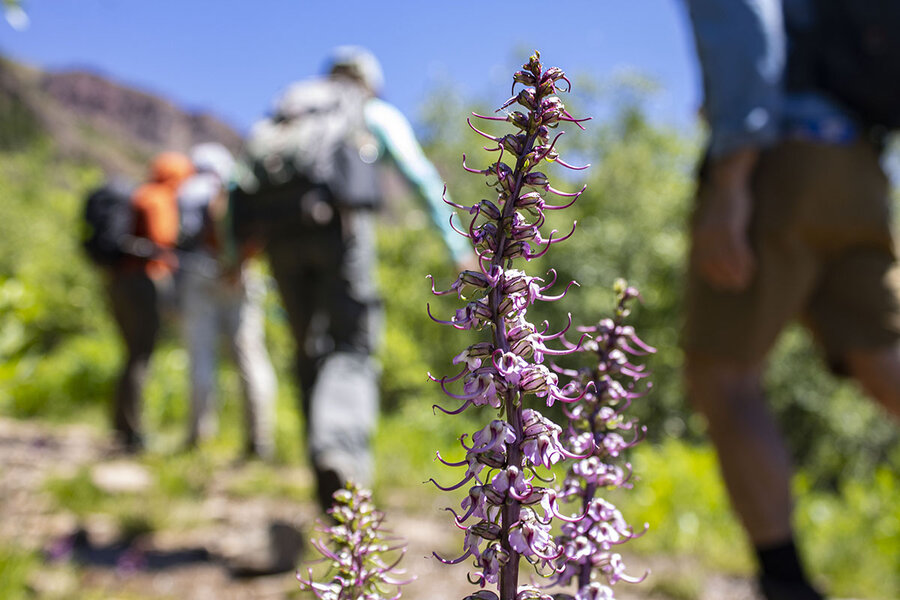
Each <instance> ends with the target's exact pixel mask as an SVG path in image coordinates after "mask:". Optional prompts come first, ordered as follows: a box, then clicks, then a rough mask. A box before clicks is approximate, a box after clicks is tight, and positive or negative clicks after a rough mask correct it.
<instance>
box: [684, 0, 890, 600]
mask: <svg viewBox="0 0 900 600" xmlns="http://www.w3.org/2000/svg"><path fill="white" fill-rule="evenodd" d="M687 5H688V7H689V11H690V16H691V18H692V21H693V26H694V33H695V37H696V43H697V51H698V54H699V58H700V63H701V65H702V68H703V82H704V91H705V102H704V112H705V116H706V118H707V120H708V122H709V125H710V134H711V135H710V140H709V148H708V152H707V155H706V159H705V161H704V165H703V166H702V168H701V171H700V178H699V187H698V192H697V206H696V210H695V214H694V218H693V224H692V225H693V245H692V250H691V255H690V267H689V283H688V298H687V323H686V330H685V350H686V376H687V384H688V392H689V395H690V398H691V401H692V402H693V404H694V405H695V406H696V408H697V409H698V410H699V411H700V412H701V413H702V414H703V415H704V416H705V417H706V419H707V421H708V424H709V435H710V437H711V438H712V441H713V443H714V444H715V446H716V448H717V450H718V455H719V462H720V465H721V469H722V474H723V477H724V480H725V483H726V486H727V488H728V492H729V494H730V496H731V501H732V504H733V506H734V508H735V510H736V511H737V513H738V515H739V516H740V518H741V521H742V523H743V525H744V528H745V529H746V531H747V534H748V536H749V538H750V540H751V542H752V543H753V545H754V547H755V549H756V554H757V556H758V559H759V566H760V575H759V585H760V588H761V591H762V592H763V594H764V595H765V597H766V598H768V599H769V600H816V599H820V598H822V595H821V594H820V593H819V592H818V591H816V590H815V589H814V587H813V586H812V585H811V584H810V583H809V582H808V578H807V575H806V573H804V569H803V568H802V566H801V560H800V559H799V558H798V555H797V550H796V548H795V544H794V533H793V528H792V523H791V507H792V504H793V502H792V498H791V493H790V477H791V465H790V460H789V457H788V451H787V449H786V447H785V442H784V438H783V437H782V434H781V433H780V431H779V427H778V424H777V423H776V421H775V419H774V418H773V415H772V414H771V412H770V410H769V407H768V406H767V403H766V398H765V396H764V393H763V389H762V376H763V373H764V370H765V361H766V357H767V355H768V353H769V351H770V350H771V348H772V346H773V345H774V343H775V341H776V338H777V337H778V335H779V333H780V332H781V331H782V330H783V329H784V327H785V326H786V325H787V323H788V322H789V321H791V320H793V319H800V320H802V322H803V323H804V324H805V325H807V326H808V328H809V330H810V331H811V333H812V334H813V336H814V338H815V340H816V341H817V343H818V344H819V346H820V347H821V349H822V351H823V354H824V357H825V360H826V361H827V363H828V365H829V366H830V367H831V368H832V369H833V370H834V371H835V372H836V373H839V374H846V375H849V376H851V377H853V378H855V379H856V381H857V382H858V383H859V384H860V385H861V387H862V388H863V389H864V390H865V391H866V392H867V393H868V394H869V395H870V396H872V397H873V398H874V399H875V400H877V401H878V402H879V403H881V404H882V405H883V407H884V408H885V409H886V410H887V411H888V412H889V413H892V414H893V415H894V416H895V417H897V416H900V345H898V338H900V300H898V298H900V296H898V289H897V287H896V283H897V281H898V280H897V279H896V272H895V268H896V257H895V255H894V250H893V248H894V240H893V238H892V235H891V230H890V224H891V221H892V217H891V208H890V190H889V184H888V179H887V178H886V177H885V174H884V172H883V171H882V169H881V167H880V164H879V158H880V157H881V153H882V151H883V149H884V136H885V134H886V132H888V131H890V130H893V129H896V128H897V127H898V126H900V43H898V41H897V37H896V32H897V30H898V29H900V4H898V3H896V2H893V1H887V0H885V1H877V2H875V1H873V2H857V1H855V0H821V1H819V2H812V1H811V0H783V1H779V0H687Z"/></svg>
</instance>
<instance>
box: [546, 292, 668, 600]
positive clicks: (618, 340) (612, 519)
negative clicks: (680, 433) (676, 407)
mask: <svg viewBox="0 0 900 600" xmlns="http://www.w3.org/2000/svg"><path fill="white" fill-rule="evenodd" d="M615 291H616V294H617V296H618V303H617V306H616V309H615V315H614V316H613V318H611V319H604V320H602V321H600V323H599V324H597V325H596V326H593V327H583V328H579V331H581V332H583V333H586V334H589V335H590V336H591V337H590V339H587V340H584V341H582V343H581V345H580V350H582V351H584V352H586V353H589V354H591V355H593V357H594V361H593V366H591V367H587V368H583V369H580V370H578V371H567V370H563V369H556V370H557V372H559V373H560V374H562V375H565V376H569V377H571V381H570V383H569V386H568V388H569V390H570V391H571V392H572V393H579V392H581V395H582V396H583V398H582V400H581V402H579V403H578V404H577V405H575V406H572V407H569V408H567V409H566V410H565V413H566V416H568V417H569V426H568V428H567V431H566V436H565V437H566V442H567V443H566V445H567V446H568V447H569V448H570V449H572V450H574V451H575V452H579V453H583V454H587V455H589V456H586V457H585V458H582V459H579V460H577V461H575V462H574V463H573V464H572V465H571V466H570V468H569V471H568V474H567V476H566V479H565V481H564V483H563V487H562V489H561V490H560V491H559V497H560V498H561V499H564V500H566V501H567V502H576V503H578V504H579V505H580V506H581V509H582V511H583V513H584V517H583V518H582V519H581V520H579V521H577V522H574V523H564V524H563V525H562V527H561V531H562V534H561V535H560V536H559V537H558V538H557V540H556V543H557V544H558V545H559V546H561V547H562V549H563V550H562V555H561V556H560V557H559V559H558V560H557V567H558V575H557V576H556V578H555V580H554V582H553V583H554V584H559V585H568V584H569V583H571V582H572V581H573V580H574V581H575V582H576V585H577V589H578V591H577V593H576V594H575V596H574V600H600V599H609V598H613V592H612V589H611V586H613V585H614V584H615V583H616V582H618V581H627V582H632V583H636V582H639V581H642V580H643V577H640V578H634V577H630V576H628V575H626V574H625V572H624V570H625V566H624V564H623V563H622V557H621V555H620V554H618V553H617V552H616V551H615V548H616V547H617V546H618V545H619V544H622V543H624V542H626V541H628V540H630V539H632V538H633V537H635V532H634V530H633V529H632V528H631V527H629V526H628V524H627V523H626V522H625V519H624V518H623V517H622V514H621V513H620V512H619V510H618V509H616V507H615V506H614V505H613V504H611V503H610V502H607V501H606V500H604V499H603V498H601V497H599V496H598V495H597V493H598V492H599V491H600V490H609V489H613V488H617V487H630V483H629V480H630V478H631V465H630V464H628V463H627V462H622V458H623V455H622V453H623V452H624V451H625V450H626V449H627V448H630V447H632V446H634V445H635V444H637V443H638V442H639V441H640V440H641V439H642V438H643V435H644V431H645V428H644V427H640V426H638V424H637V421H636V419H633V418H629V417H628V416H627V415H626V414H625V412H626V410H627V409H628V407H629V406H630V405H631V402H632V401H633V400H634V399H636V398H639V397H640V396H641V395H642V394H643V393H644V391H646V389H648V388H649V383H648V384H647V385H643V380H644V379H645V378H646V377H647V376H648V373H647V370H646V368H645V367H644V366H643V365H636V364H633V363H632V361H635V360H637V359H638V358H640V357H642V356H645V355H647V354H650V353H652V352H655V349H654V348H652V347H650V346H648V345H647V344H645V343H644V342H642V341H641V340H640V338H638V337H637V335H636V334H635V332H634V329H633V328H632V327H631V326H629V325H626V324H625V319H626V318H627V317H628V315H629V312H630V310H629V308H628V305H629V303H630V302H631V301H632V300H634V299H635V298H636V297H637V295H638V293H637V290H635V289H634V288H632V287H629V286H628V285H627V284H626V283H625V281H623V280H621V279H620V280H618V281H616V284H615ZM619 463H622V464H619ZM601 579H602V581H600V580H601ZM559 598H560V600H564V599H565V598H572V597H570V596H559Z"/></svg>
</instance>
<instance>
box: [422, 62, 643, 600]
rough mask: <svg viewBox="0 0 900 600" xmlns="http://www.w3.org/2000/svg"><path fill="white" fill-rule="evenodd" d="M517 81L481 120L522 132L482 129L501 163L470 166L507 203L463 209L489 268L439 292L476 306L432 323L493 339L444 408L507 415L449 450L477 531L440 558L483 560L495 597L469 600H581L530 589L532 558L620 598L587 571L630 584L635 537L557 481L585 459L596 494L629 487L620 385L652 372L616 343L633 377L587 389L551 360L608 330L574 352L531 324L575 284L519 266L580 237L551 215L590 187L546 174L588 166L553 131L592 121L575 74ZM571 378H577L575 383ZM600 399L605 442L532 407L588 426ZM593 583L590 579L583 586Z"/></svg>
mask: <svg viewBox="0 0 900 600" xmlns="http://www.w3.org/2000/svg"><path fill="white" fill-rule="evenodd" d="M513 82H514V83H513V90H514V92H515V86H516V85H521V86H522V89H520V91H519V92H518V93H516V94H515V95H514V96H513V97H512V98H510V99H509V100H508V101H507V102H506V103H505V104H503V106H501V107H500V109H499V110H498V112H499V111H503V112H504V113H505V115H506V116H503V117H499V116H498V117H483V116H481V115H475V116H476V117H479V118H481V119H486V120H493V121H504V122H508V123H509V124H511V125H512V126H513V127H514V128H515V129H516V132H515V133H509V134H506V135H496V136H494V135H490V134H488V133H485V132H483V131H481V130H479V129H478V128H476V127H475V126H474V125H472V123H471V122H470V123H469V126H470V127H471V128H472V129H473V130H474V131H475V132H476V133H478V134H480V135H482V136H483V137H485V138H487V139H488V140H489V141H490V142H491V143H492V146H489V147H486V149H488V150H493V151H495V152H496V153H497V159H496V161H495V162H494V163H493V164H491V165H489V166H487V167H486V168H484V169H475V168H471V167H469V166H468V165H466V162H465V157H463V167H464V168H465V169H466V170H467V171H469V172H471V173H476V174H480V175H483V176H485V177H486V178H487V180H488V185H489V186H490V187H492V188H493V189H494V190H495V192H496V194H497V195H496V198H495V200H493V201H492V200H481V201H480V202H479V203H477V204H475V205H472V206H462V205H458V204H453V206H454V207H456V208H457V209H460V210H461V211H465V212H468V213H469V214H470V215H472V220H471V222H470V223H469V225H468V227H467V228H466V230H465V231H460V233H461V234H462V235H465V236H466V237H468V238H469V240H470V241H471V242H472V245H473V247H474V249H475V252H476V253H477V255H478V259H479V261H478V264H479V269H478V270H471V271H464V272H463V273H461V274H460V275H459V277H458V278H457V280H456V281H455V282H454V283H453V284H452V285H451V286H450V288H449V289H447V290H445V291H438V290H436V289H434V287H432V291H433V292H434V293H435V294H437V295H441V294H455V295H456V296H457V297H459V298H460V299H461V300H463V301H464V302H466V304H465V305H464V306H463V307H461V308H459V309H458V310H456V311H455V314H454V315H453V316H452V317H451V318H450V319H446V320H442V319H438V318H436V317H434V316H433V315H432V318H433V319H434V320H435V321H437V322H439V323H443V324H446V325H449V326H452V327H454V328H456V329H459V330H466V331H471V332H474V333H476V334H479V335H482V336H483V337H484V338H485V339H481V340H479V341H476V342H475V343H473V344H472V345H470V346H469V347H468V348H466V349H465V350H464V351H463V352H461V353H460V354H458V355H457V356H456V358H455V359H454V360H453V363H454V364H455V365H457V366H458V368H459V369H460V370H459V371H458V372H457V373H456V374H455V375H451V376H447V377H443V378H436V377H432V379H433V380H434V381H436V382H437V383H439V384H440V386H441V389H442V390H443V391H444V392H445V393H446V394H447V396H448V397H450V398H451V399H452V400H453V401H454V404H453V406H450V407H446V408H445V407H440V406H437V407H436V408H437V409H439V410H441V411H442V412H444V413H446V414H450V415H453V414H459V413H461V412H463V411H464V410H466V409H468V408H470V407H472V406H490V407H492V408H494V409H496V410H497V418H496V419H494V420H492V421H491V422H490V423H488V424H487V425H486V426H484V427H483V428H482V429H481V430H480V431H477V432H475V433H474V434H473V435H472V436H471V438H469V436H467V435H464V436H462V438H461V439H460V442H461V444H462V447H463V449H464V450H465V458H464V459H463V460H460V461H458V462H450V461H447V460H445V459H444V458H442V457H441V455H440V453H438V455H437V458H438V460H440V461H441V462H442V463H444V464H445V465H448V466H452V467H460V468H464V469H465V471H464V473H463V474H462V477H461V479H460V480H459V481H458V482H457V483H455V484H453V485H450V486H446V487H445V486H443V485H441V484H439V483H437V482H436V481H434V480H432V481H433V482H434V483H435V485H437V487H438V488H440V489H442V490H446V491H449V490H456V489H460V488H463V487H464V486H466V485H468V486H469V489H468V494H467V495H466V498H465V499H464V500H463V501H462V503H461V505H460V512H457V511H456V510H454V509H448V510H449V511H450V512H451V513H452V514H453V516H454V520H455V524H456V526H457V527H458V528H460V529H461V530H463V531H464V540H463V552H462V554H461V555H460V556H458V557H456V558H444V557H440V556H438V558H439V559H440V560H441V561H443V562H444V563H447V564H458V563H461V562H463V561H466V560H471V561H472V562H473V564H474V566H475V568H476V569H477V571H476V572H474V573H471V574H470V575H469V578H470V581H472V582H473V583H475V584H477V585H478V586H479V587H480V588H482V589H480V590H478V591H477V592H475V593H473V594H471V595H469V596H467V597H466V598H465V599H464V600H554V598H564V597H568V598H571V596H568V595H566V594H557V595H556V596H555V597H554V596H550V595H548V594H547V593H546V592H544V591H542V590H541V589H540V588H538V587H536V586H534V585H529V584H523V585H520V583H519V567H520V563H521V562H522V561H525V562H526V563H529V564H530V565H532V567H533V568H534V570H535V572H536V573H537V574H538V575H540V576H544V577H551V578H554V579H555V580H556V581H557V582H562V581H565V582H568V580H569V579H571V578H572V576H573V575H576V574H577V575H578V581H579V584H581V585H580V589H579V590H578V596H577V598H578V600H601V599H611V598H613V595H612V591H611V589H610V588H609V587H608V586H607V585H601V584H599V583H597V582H594V581H593V580H592V579H591V575H590V573H589V572H588V573H587V575H583V573H585V569H587V570H590V569H591V568H597V569H599V570H600V571H601V572H603V573H604V574H607V576H606V581H607V582H608V583H609V584H612V583H614V582H615V581H616V580H619V579H626V576H625V575H624V574H623V572H622V565H621V560H620V558H619V556H618V554H612V553H610V552H609V549H610V546H611V545H612V544H613V543H617V542H618V541H620V540H623V539H626V538H628V537H631V536H632V535H633V534H632V533H631V530H630V529H629V528H628V527H627V525H625V524H624V522H623V521H621V515H619V513H618V512H617V511H615V510H614V507H613V508H612V509H611V510H610V509H609V507H607V506H606V505H605V504H603V501H602V500H600V499H591V501H590V502H584V503H582V504H581V505H580V506H578V507H577V508H578V510H579V511H580V514H574V515H573V514H563V512H562V509H561V507H560V506H559V503H558V501H559V500H569V501H571V500H573V499H574V496H575V495H576V489H575V488H576V487H577V488H578V489H579V490H582V491H583V489H584V488H582V487H581V486H580V484H576V483H574V479H573V480H572V481H571V482H570V481H569V479H567V481H566V483H567V485H566V486H564V488H563V489H561V490H558V489H553V488H551V487H548V484H550V483H551V482H552V477H551V474H550V472H549V470H550V469H551V467H553V466H554V465H556V464H557V463H560V462H562V461H576V463H575V465H576V466H575V467H573V469H575V468H577V469H578V472H579V473H584V474H589V476H591V475H595V476H594V481H595V487H594V489H595V490H596V489H598V488H599V487H600V486H607V485H611V484H613V485H615V484H617V485H621V484H623V483H624V482H625V481H626V480H627V476H628V472H629V469H628V467H627V466H626V467H625V468H624V469H623V468H622V467H619V466H610V465H607V464H606V462H604V460H605V459H606V458H607V456H618V454H619V453H620V452H621V451H622V450H623V449H625V448H626V447H627V446H628V445H629V443H630V442H629V441H627V440H626V439H625V438H624V437H623V436H622V435H621V433H620V430H627V429H629V427H631V424H627V422H626V421H625V420H623V419H622V418H621V415H620V414H619V413H620V410H621V409H623V408H624V407H625V406H626V405H627V399H626V397H627V396H628V393H627V392H626V394H625V396H623V397H621V398H622V399H623V403H619V402H610V401H609V398H610V397H611V394H612V395H614V396H615V398H617V399H618V398H620V395H618V394H619V390H620V388H622V386H623V385H624V384H623V383H621V382H620V381H618V380H617V377H618V374H619V372H621V373H623V374H625V373H631V372H635V373H637V372H638V371H639V368H637V367H631V366H630V365H627V361H625V364H620V363H619V354H621V351H622V350H623V348H624V349H625V350H626V351H627V347H625V346H618V345H617V344H618V342H617V341H614V342H613V343H614V345H613V347H610V348H608V350H609V354H610V358H611V359H612V361H613V362H615V363H616V365H618V366H620V367H621V368H620V369H619V370H618V371H616V372H615V373H613V374H612V378H611V380H610V378H609V377H606V374H605V373H604V374H601V375H598V376H596V377H593V376H592V377H591V378H589V379H587V380H585V379H584V378H582V377H581V376H582V373H581V372H578V371H574V372H566V371H564V370H561V369H554V368H553V367H552V365H551V364H549V363H548V362H547V358H548V357H554V356H559V355H567V354H573V353H576V352H580V351H582V350H584V349H585V347H586V345H588V344H590V343H591V342H592V341H597V340H600V339H601V338H602V335H600V333H601V332H600V331H599V330H584V331H582V332H581V333H582V339H580V340H578V342H576V343H571V342H569V341H567V340H566V339H565V334H566V331H567V330H568V329H569V327H568V326H567V327H566V328H565V329H563V330H562V331H551V330H550V327H549V325H548V324H546V323H545V324H543V325H542V326H541V327H536V326H535V325H533V324H532V323H530V322H529V321H528V319H527V313H528V310H529V309H530V308H531V307H532V306H533V305H534V304H535V303H537V302H553V301H558V300H560V299H562V298H563V297H564V296H565V295H566V293H567V292H568V290H569V287H570V286H571V285H572V284H573V283H574V282H572V283H570V284H569V286H567V287H566V289H565V290H564V291H563V292H562V293H560V294H558V295H552V294H551V293H550V289H551V287H552V286H553V285H554V284H555V282H556V274H555V272H554V271H552V270H551V271H550V273H548V277H547V280H545V279H542V278H540V277H535V276H531V275H528V274H526V273H525V272H524V271H523V270H521V269H520V268H517V266H516V262H517V261H526V262H527V261H530V260H531V259H533V258H537V257H540V256H543V255H544V254H546V253H547V252H548V250H549V249H550V247H551V246H552V245H553V244H556V243H558V242H561V241H563V240H565V239H566V238H568V237H569V236H570V235H571V233H569V234H567V235H564V236H558V235H557V231H556V230H553V231H551V232H550V233H549V234H545V233H543V232H542V231H541V228H542V227H543V225H544V223H545V213H546V211H548V210H557V209H563V208H566V207H567V206H570V205H571V204H572V203H573V202H575V200H576V199H577V198H578V197H579V196H580V195H581V193H582V192H583V191H584V190H583V189H582V190H581V191H578V192H575V193H564V192H561V191H559V190H557V189H555V188H554V187H552V186H551V183H550V180H549V178H548V177H547V175H546V174H544V173H543V172H541V171H539V170H537V169H538V168H539V167H541V166H543V165H546V164H547V163H556V164H559V165H562V166H563V167H566V168H569V169H578V168H581V167H572V166H571V165H569V164H568V163H566V162H564V161H563V160H562V159H561V158H560V156H559V153H558V152H557V150H556V142H557V141H558V139H559V138H560V136H561V135H562V132H560V133H558V134H556V135H555V136H554V135H553V130H555V129H556V128H557V127H558V126H559V124H560V123H561V122H568V123H573V124H575V125H577V126H579V127H580V126H581V125H580V121H579V120H577V119H575V118H574V117H572V115H570V114H569V113H568V112H567V111H566V109H565V107H564V106H563V103H562V102H561V101H560V99H559V98H558V97H557V96H556V94H557V92H558V91H561V90H560V88H561V87H562V91H567V90H568V88H569V81H568V79H566V76H565V74H564V73H563V71H561V70H560V69H558V68H555V67H553V68H549V69H546V70H544V69H543V66H542V65H541V61H540V54H538V53H537V52H535V53H534V55H533V56H531V58H530V59H529V61H528V62H527V63H526V64H525V65H524V66H523V68H522V70H520V71H518V72H516V73H515V75H514V76H513ZM514 105H517V106H514ZM546 195H554V196H558V197H563V198H565V199H564V200H560V201H558V202H559V203H560V204H554V203H552V202H547V201H546V200H545V196H546ZM572 232H574V226H573V229H572ZM429 314H431V313H430V311H429ZM570 324H571V323H570ZM602 325H603V324H601V326H602ZM592 334H596V338H592V337H591V335H592ZM617 335H618V334H617ZM619 337H621V338H622V339H625V340H626V341H627V342H628V343H633V344H638V343H639V340H637V338H635V337H633V336H630V335H625V334H622V335H619ZM609 339H612V338H609ZM616 339H618V338H616ZM583 343H584V344H585V345H583ZM628 347H630V346H628ZM615 352H618V354H615ZM604 364H605V363H604ZM610 364H612V363H610ZM618 366H617V368H619V367H618ZM591 374H592V375H593V371H592V372H591ZM560 375H562V376H563V377H564V378H565V377H568V378H571V379H572V381H568V382H561V381H560ZM623 389H627V386H626V387H625V388H623ZM589 397H593V398H597V399H598V400H595V401H594V404H596V403H597V402H602V403H603V404H604V409H605V410H606V411H607V412H603V415H607V414H608V411H611V416H610V417H609V419H608V421H607V422H606V425H605V429H604V430H603V434H602V435H593V433H592V430H591V429H587V430H582V431H574V430H573V429H572V427H571V426H570V429H569V431H568V432H567V433H566V432H564V431H563V428H562V427H560V426H559V425H557V424H555V423H553V422H552V421H550V420H549V419H546V418H545V417H544V416H543V415H541V413H540V412H538V410H536V409H535V408H533V407H531V406H529V405H528V404H529V403H533V402H534V401H535V400H539V401H540V402H543V403H546V405H547V406H552V405H553V404H554V403H557V402H561V403H564V405H565V406H568V407H570V408H569V409H568V410H569V411H570V413H571V415H573V419H575V420H577V418H580V417H574V415H578V414H582V413H584V411H588V413H590V414H593V413H594V412H595V409H594V408H592V407H587V408H579V407H581V402H582V401H583V400H585V399H586V398H589ZM600 399H602V400H600ZM591 406H593V405H591ZM597 410H600V409H597ZM585 414H587V413H585ZM610 478H612V480H610ZM554 519H557V520H559V521H562V522H563V525H562V529H563V530H571V532H572V535H571V536H570V537H571V538H572V539H571V540H570V539H569V538H566V537H554V535H552V533H551V532H552V530H553V525H552V522H553V520H554ZM598 544H599V545H598ZM596 548H600V549H601V550H602V556H604V557H605V558H604V560H603V561H602V562H599V563H596V562H592V560H591V559H590V557H588V556H587V555H588V553H591V552H593V551H594V550H595V549H596ZM569 573H571V575H569ZM584 577H586V578H587V579H586V581H584V582H583V583H582V579H583V578H584ZM488 586H491V587H495V588H496V590H497V592H494V591H490V590H489V589H485V588H487V587H488Z"/></svg>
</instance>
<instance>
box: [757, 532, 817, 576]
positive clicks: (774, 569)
mask: <svg viewBox="0 0 900 600" xmlns="http://www.w3.org/2000/svg"><path fill="white" fill-rule="evenodd" d="M756 556H757V558H758V559H759V566H760V569H761V575H763V576H764V577H769V578H771V579H775V580H777V581H784V582H794V581H796V582H801V581H802V582H805V581H806V574H805V573H804V572H803V567H802V566H801V565H800V557H799V556H798V555H797V547H796V546H795V545H794V540H793V538H791V539H788V540H787V541H786V542H781V543H779V544H772V545H767V546H757V547H756Z"/></svg>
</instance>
